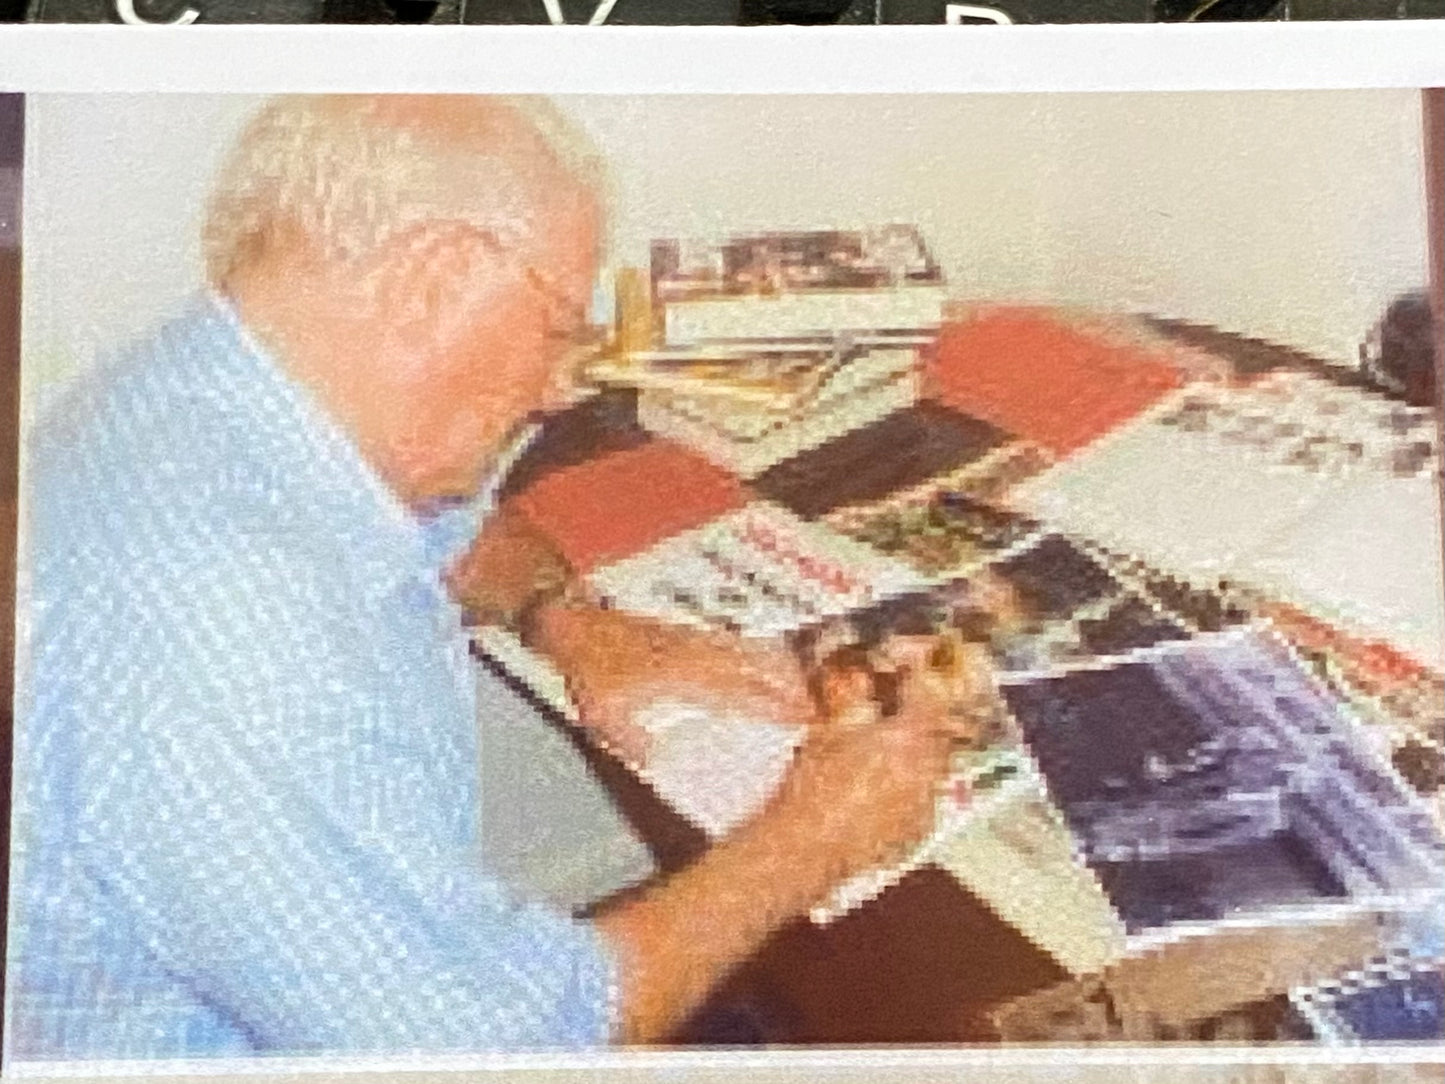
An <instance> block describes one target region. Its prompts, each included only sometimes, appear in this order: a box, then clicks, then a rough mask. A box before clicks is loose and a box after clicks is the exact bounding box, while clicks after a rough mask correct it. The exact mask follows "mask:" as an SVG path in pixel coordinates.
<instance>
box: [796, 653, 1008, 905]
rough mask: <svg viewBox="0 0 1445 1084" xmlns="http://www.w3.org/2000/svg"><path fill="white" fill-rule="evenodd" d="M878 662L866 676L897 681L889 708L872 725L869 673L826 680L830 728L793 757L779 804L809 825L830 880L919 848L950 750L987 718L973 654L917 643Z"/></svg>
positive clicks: (875, 714) (981, 667)
mask: <svg viewBox="0 0 1445 1084" xmlns="http://www.w3.org/2000/svg"><path fill="white" fill-rule="evenodd" d="M881 655H882V658H879V659H875V660H874V663H873V665H874V669H875V670H883V671H885V672H891V676H892V677H893V678H894V679H895V680H896V682H897V699H898V710H897V711H896V712H895V713H894V714H892V715H890V716H887V717H880V715H879V709H878V705H877V703H876V701H875V700H873V698H872V693H873V681H874V679H873V677H872V676H871V675H870V674H866V673H863V672H861V671H859V670H856V669H849V670H845V671H841V672H839V673H836V674H830V675H828V678H827V681H826V683H825V687H826V692H825V700H826V702H827V703H828V707H829V715H830V720H829V722H827V723H825V724H824V725H822V726H820V727H818V728H816V729H815V730H814V731H813V732H812V734H811V736H810V738H809V740H808V741H807V742H806V743H805V744H804V745H803V746H802V748H801V749H800V750H799V755H798V760H797V763H796V765H795V767H794V769H793V771H792V773H791V774H790V775H789V777H788V778H787V779H786V780H785V781H784V784H783V792H782V793H781V794H780V795H779V797H778V803H777V804H778V806H779V807H780V808H782V809H786V810H789V813H788V814H787V815H789V816H796V817H798V818H799V819H800V820H801V821H803V822H806V823H807V824H809V825H810V828H809V835H810V836H811V838H812V839H813V841H814V845H815V846H816V847H817V848H819V850H820V852H822V853H825V854H826V855H827V856H828V859H829V862H830V865H831V867H832V877H833V878H834V879H835V880H837V881H842V880H844V879H845V878H847V877H850V876H853V875H854V874H857V873H861V872H865V871H867V870H870V869H876V868H879V867H882V866H886V865H889V864H891V863H894V862H897V861H899V860H901V859H903V858H904V857H906V855H907V854H908V852H909V851H911V850H912V849H913V847H915V846H916V845H917V844H918V843H919V842H921V841H922V840H923V838H924V837H925V836H926V835H927V834H928V832H929V831H931V830H932V828H933V826H934V818H935V812H936V801H937V798H938V794H939V789H940V785H941V784H942V783H943V782H944V780H945V779H946V777H947V775H948V771H949V767H950V761H951V759H952V753H953V751H954V750H955V749H957V748H958V747H960V746H961V745H963V744H965V743H968V742H971V741H973V740H975V739H976V738H977V737H978V736H979V735H980V733H981V732H982V731H983V730H984V729H986V728H987V726H988V725H989V723H990V721H991V720H992V718H993V711H992V692H991V688H990V686H989V682H988V676H987V674H988V661H987V656H986V654H985V653H984V650H983V649H982V648H981V647H978V646H976V645H971V644H964V643H961V642H958V641H952V642H949V641H941V640H939V639H936V638H933V637H927V638H923V637H920V638H916V639H915V638H909V639H900V640H896V641H894V642H893V643H891V644H889V645H888V646H887V647H886V648H885V649H884V651H883V652H882V653H881Z"/></svg>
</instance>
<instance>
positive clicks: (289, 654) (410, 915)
mask: <svg viewBox="0 0 1445 1084" xmlns="http://www.w3.org/2000/svg"><path fill="white" fill-rule="evenodd" d="M978 10H981V9H972V8H970V9H968V10H967V11H966V12H964V13H963V14H961V15H960V16H959V18H960V19H964V18H965V17H966V16H968V17H972V16H976V15H977V11H978ZM960 11H963V9H962V7H960ZM6 101H7V99H5V98H0V106H3V105H5V103H6ZM9 101H10V102H11V104H13V105H14V106H15V107H16V108H15V109H13V110H12V112H14V113H15V123H14V124H13V125H12V126H11V127H13V128H14V133H13V136H14V138H13V139H9V140H8V143H7V142H3V141H0V151H3V150H5V149H6V147H8V146H9V144H12V143H13V144H14V147H13V150H14V154H13V155H12V157H13V158H14V159H15V162H14V163H12V166H13V167H16V168H9V169H8V172H7V167H6V165H5V162H6V159H4V158H3V157H0V256H3V255H4V254H5V252H6V251H7V250H8V249H7V247H6V246H9V249H14V248H15V247H16V246H17V245H18V238H19V229H18V221H19V217H18V216H16V215H14V214H12V215H11V217H10V218H7V210H6V206H7V205H6V204H5V203H4V202H3V201H4V200H7V199H10V200H11V201H12V202H13V203H15V204H16V206H17V207H18V204H19V197H20V185H19V180H20V171H19V169H18V161H19V147H20V134H21V132H20V127H21V126H20V122H19V102H18V99H13V98H12V99H9ZM23 135H24V192H23V196H24V201H23V202H24V207H23V222H24V240H25V247H24V268H23V269H24V277H23V297H22V298H21V299H20V304H21V306H22V308H21V310H20V311H21V315H22V319H23V329H24V338H23V347H22V349H21V351H20V357H21V364H20V387H19V417H20V442H19V455H20V464H19V483H18V492H19V503H18V517H19V530H18V554H17V570H18V572H17V575H18V588H17V592H16V616H17V623H16V642H15V702H14V720H13V722H14V758H13V773H14V790H13V809H12V820H11V830H10V845H11V846H10V897H9V899H10V904H9V915H8V940H7V947H6V958H5V1033H4V1051H5V1059H6V1068H7V1071H15V1072H24V1071H29V1072H44V1071H46V1069H47V1067H48V1068H51V1069H54V1068H55V1067H56V1066H60V1065H62V1064H64V1065H68V1066H73V1065H75V1064H76V1063H85V1064H90V1063H96V1064H100V1063H104V1064H107V1065H110V1064H115V1063H139V1064H141V1065H142V1066H143V1067H144V1066H154V1065H156V1064H157V1063H158V1062H161V1061H167V1060H184V1061H187V1062H194V1061H196V1060H197V1059H202V1060H204V1059H218V1061H217V1064H220V1060H226V1061H227V1062H228V1063H229V1061H230V1060H234V1059H249V1058H268V1057H269V1058H283V1057H284V1058H306V1057H312V1056H315V1057H321V1058H337V1057H360V1058H394V1057H395V1058H409V1059H419V1058H425V1057H427V1056H432V1055H437V1056H442V1055H445V1056H457V1055H468V1056H470V1055H488V1056H490V1055H537V1054H555V1053H567V1054H576V1053H579V1052H580V1053H587V1052H594V1051H603V1050H608V1049H615V1048H621V1049H628V1048H660V1049H667V1050H688V1049H692V1050H703V1051H729V1050H731V1051H736V1050H739V1049H742V1050H750V1049H760V1048H804V1049H817V1048H823V1047H828V1048H837V1047H843V1048H853V1047H860V1048H861V1047H889V1048H895V1047H899V1046H906V1047H918V1046H926V1047H937V1046H945V1047H950V1048H952V1047H958V1048H975V1047H978V1048H984V1049H1001V1048H1004V1047H1016V1046H1025V1045H1026V1046H1030V1047H1039V1046H1042V1047H1046V1048H1047V1047H1059V1048H1074V1047H1081V1046H1090V1045H1094V1044H1121V1043H1122V1044H1140V1045H1144V1046H1147V1047H1149V1048H1151V1049H1165V1048H1168V1049H1173V1048H1180V1049H1182V1048H1185V1047H1190V1048H1197V1047H1199V1046H1201V1045H1205V1046H1214V1047H1234V1048H1269V1049H1274V1048H1277V1047H1285V1046H1290V1047H1303V1048H1307V1049H1311V1050H1313V1049H1317V1048H1327V1047H1328V1048H1352V1049H1359V1048H1361V1047H1374V1046H1381V1045H1383V1046H1389V1045H1399V1044H1424V1045H1430V1044H1439V1043H1441V1042H1442V1041H1445V759H1442V756H1445V556H1442V506H1441V479H1442V452H1441V433H1442V414H1441V385H1440V374H1441V362H1442V343H1445V340H1442V330H1441V329H1442V323H1441V315H1442V313H1441V289H1442V274H1441V268H1442V251H1441V248H1442V242H1445V202H1442V201H1445V192H1442V176H1445V97H1442V96H1441V94H1440V93H1438V92H1435V91H1424V92H1421V91H1419V90H1393V89H1389V90H1367V91H1366V90H1361V91H1283V92H1276V91H1270V92H1263V91H1251V92H1189V93H1156V92H1147V93H1094V94H1068V93H1050V94H1021V93H1006V94H977V95H969V94H948V95H931V94H911V95H892V96H890V95H846V94H835V95H827V96H790V95H747V96H743V95H712V96H681V95H647V96H631V97H626V96H601V95H599V96H567V97H556V98H546V97H531V96H517V97H498V96H443V95H413V96H406V95H391V96H388V95H376V96H367V95H340V96H289V97H285V96H283V97H275V98H268V97H252V96H238V95H228V96H211V97H207V96H198V95H176V94H170V95H161V94H154V95H129V96H109V97H103V96H100V95H92V96H86V95H43V94H42V95H30V96H28V97H27V98H26V100H25V118H24V132H23ZM7 177H8V178H10V179H11V181H12V182H13V183H10V184H9V185H8V186H7V184H6V183H5V180H6V178H7ZM12 219H13V220H14V222H15V223H16V224H15V225H12V226H10V227H9V229H8V232H7V223H8V222H11V221H12ZM7 238H8V239H9V240H7ZM12 242H13V243H12ZM15 262H18V261H12V263H15ZM0 269H3V265H0ZM16 279H17V275H16V274H15V273H12V274H10V276H9V280H16ZM0 281H7V280H4V279H0ZM14 288H15V287H14V281H11V291H12V294H13V292H14ZM3 325H4V320H3V315H0V329H3ZM3 350H4V344H3V343H0V353H3ZM10 368H11V369H13V368H14V366H13V365H11V366H10ZM7 394H9V393H7ZM10 505H11V507H12V508H13V505H14V501H13V500H12V501H11V502H10ZM11 514H14V513H13V512H7V515H11Z"/></svg>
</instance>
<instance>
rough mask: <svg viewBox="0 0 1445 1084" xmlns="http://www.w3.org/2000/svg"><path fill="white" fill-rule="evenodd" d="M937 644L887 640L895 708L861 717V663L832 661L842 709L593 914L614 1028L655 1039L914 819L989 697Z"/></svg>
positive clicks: (876, 859) (867, 687)
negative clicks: (686, 856)
mask: <svg viewBox="0 0 1445 1084" xmlns="http://www.w3.org/2000/svg"><path fill="white" fill-rule="evenodd" d="M940 646H942V645H941V644H940V642H939V641H938V640H937V639H934V638H928V639H926V640H924V641H922V642H904V643H894V644H891V645H889V646H888V647H887V648H886V649H885V650H884V652H883V655H884V658H883V659H881V660H875V661H874V665H875V667H877V666H892V667H893V668H894V671H895V673H896V675H897V678H898V690H897V691H898V696H897V700H898V711H897V712H895V713H894V714H893V715H891V716H889V717H887V718H878V717H876V708H874V709H870V710H873V712H874V717H873V718H868V719H865V709H864V708H863V706H862V705H861V704H859V703H858V702H857V701H859V700H861V699H865V698H866V699H867V700H868V701H869V702H870V703H871V702H872V699H871V698H872V690H873V684H872V679H871V677H869V676H868V675H866V674H860V673H853V674H851V675H850V674H840V675H835V680H833V681H832V683H831V689H830V693H829V696H830V699H831V702H832V703H833V704H834V705H835V706H842V705H844V704H847V705H849V710H848V711H847V712H846V713H844V714H843V715H840V717H839V720H837V721H834V722H831V723H824V724H823V725H820V726H818V727H816V728H815V729H814V731H813V733H812V737H811V739H810V740H809V741H808V742H807V743H805V744H804V746H803V748H802V749H801V750H800V752H799V756H798V761H797V763H796V765H795V767H794V769H793V771H792V772H790V773H789V775H788V778H787V779H786V780H785V781H784V784H783V786H782V788H781V789H780V791H779V792H778V794H776V795H775V796H774V797H773V800H772V801H771V802H770V803H769V804H768V806H767V807H766V808H765V809H764V810H763V811H762V813H760V814H759V815H758V816H757V817H755V818H754V819H753V820H752V821H750V822H749V823H748V824H746V825H744V826H743V827H742V828H741V829H739V830H738V831H737V832H735V833H734V834H733V835H731V836H729V837H728V838H727V839H726V840H724V841H723V842H721V843H719V844H717V845H716V846H715V847H713V849H712V850H710V851H709V852H708V853H707V854H706V855H704V856H703V857H702V858H701V859H700V860H699V861H698V862H697V863H695V864H694V865H692V866H690V867H689V868H688V869H686V870H683V871H682V872H680V873H678V874H676V875H675V876H674V877H673V878H671V879H670V880H668V881H665V882H663V883H662V884H660V885H658V886H656V887H654V888H653V889H652V890H651V891H650V892H648V893H645V894H644V895H643V896H641V897H639V898H638V899H635V900H631V901H629V902H628V903H626V904H624V905H623V906H621V907H619V908H618V909H616V910H615V911H611V912H608V913H606V914H604V915H603V916H602V917H601V918H600V919H599V920H598V925H599V927H600V929H601V931H602V933H603V935H604V936H605V937H606V938H607V940H608V941H609V942H610V944H611V945H612V947H613V950H614V951H615V952H616V953H617V957H618V962H619V965H620V969H621V994H622V998H621V1003H620V1010H621V1015H620V1020H619V1027H618V1035H617V1038H618V1039H619V1041H621V1042H624V1043H645V1042H657V1041H660V1040H663V1039H665V1038H666V1037H667V1036H668V1035H669V1034H670V1033H671V1032H672V1030H673V1029H674V1028H676V1027H677V1026H678V1024H680V1023H681V1022H682V1021H683V1020H684V1019H686V1017H687V1016H688V1014H689V1013H691V1012H692V1011H693V1010H694V1009H695V1008H696V1007H697V1006H698V1005H700V1004H701V1003H702V1001H703V1000H704V999H705V998H706V996H707V993H708V991H709V990H710V989H712V988H713V986H715V985H716V983H717V982H719V981H720V980H721V979H722V978H723V976H725V975H726V974H727V973H728V972H729V971H730V970H731V969H732V968H733V967H735V966H736V965H737V964H740V963H742V962H743V961H744V960H745V959H747V957H748V956H749V955H750V954H751V953H753V952H754V951H756V949H757V948H758V946H759V945H761V944H762V943H763V941H764V940H765V939H766V938H767V937H768V936H769V935H770V934H771V933H772V932H773V931H774V930H776V929H777V928H778V927H779V926H781V925H782V924H783V923H785V922H788V921H790V920H792V919H794V918H797V917H798V916H800V915H803V914H805V913H806V912H807V911H808V909H809V908H811V907H813V906H814V905H816V904H817V903H818V902H819V901H821V900H822V899H824V898H825V896H826V895H827V893H828V892H829V891H831V890H832V889H833V888H835V887H836V886H837V885H838V884H839V883H841V882H842V881H844V880H846V879H847V878H849V877H851V876H853V875H855V874H857V873H861V872H865V871H867V870H869V869H875V868H878V867H880V866H882V865H884V864H886V863H889V862H892V861H895V860H896V859H898V858H901V857H903V856H905V855H906V854H908V852H909V851H910V850H911V849H912V848H913V847H914V846H916V845H917V844H918V843H919V842H920V841H921V840H922V839H923V837H924V836H925V835H926V834H927V833H928V831H929V830H930V828H931V827H932V826H933V823H934V821H933V817H934V811H935V800H936V797H937V795H938V791H939V785H940V783H942V781H943V780H944V778H945V777H946V775H947V772H948V764H949V753H950V750H951V749H952V747H953V745H954V743H955V742H956V741H958V740H961V739H965V738H970V737H972V736H973V735H974V732H975V730H976V728H977V727H978V726H979V725H980V720H981V719H982V718H983V717H984V716H985V715H987V714H990V709H991V705H992V700H991V697H990V696H989V694H988V692H987V690H986V684H980V681H979V674H980V672H981V668H976V667H974V666H972V665H970V664H971V663H972V662H973V661H974V660H973V659H971V658H970V659H964V660H962V662H963V665H954V664H955V663H958V662H959V660H958V659H957V658H956V657H954V656H953V654H952V653H953V651H954V648H950V649H948V651H945V652H943V653H942V655H940V652H939V649H940ZM956 646H957V645H955V647H956ZM965 650H968V651H977V650H978V649H973V648H968V649H965ZM944 656H947V657H944ZM855 723H856V724H857V725H853V724H855Z"/></svg>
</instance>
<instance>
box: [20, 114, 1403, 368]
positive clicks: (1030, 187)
mask: <svg viewBox="0 0 1445 1084" xmlns="http://www.w3.org/2000/svg"><path fill="white" fill-rule="evenodd" d="M257 104H258V100H257V99H254V98H247V97H240V96H229V97H226V96H215V97H196V96H179V95H170V96H167V95H149V96H133V97H128V98H127V97H120V96H106V97H104V98H100V97H92V96H32V97H31V98H30V120H29V128H28V131H29V136H28V146H27V156H28V158H27V170H28V180H27V186H26V193H25V196H26V208H25V213H26V223H25V240H26V282H25V291H26V296H25V303H26V307H25V319H26V325H25V346H26V365H27V370H26V381H27V390H28V392H29V393H31V394H33V393H35V392H36V391H39V390H42V389H43V388H45V387H49V386H53V385H54V384H55V383H56V382H57V381H59V380H60V379H62V378H64V377H65V376H67V375H69V374H71V373H73V372H74V371H76V370H77V369H78V368H80V367H82V366H84V365H85V364H86V363H87V362H88V360H89V359H90V358H91V357H92V356H93V355H94V353H95V351H96V350H97V349H104V348H106V347H108V346H110V345H112V344H114V343H116V342H117V341H118V340H122V339H124V338H126V337H129V336H131V335H133V334H135V333H137V332H139V331H141V330H143V329H144V328H145V327H146V326H147V325H148V324H150V323H151V322H152V321H154V320H155V319H157V318H158V317H160V316H161V315H163V314H164V313H166V312H168V311H170V310H172V309H173V308H174V307H175V306H176V304H177V302H178V301H179V300H180V299H181V298H182V297H184V295H185V294H187V293H188V292H189V291H190V290H192V289H193V288H194V287H195V285H196V284H197V283H198V281H199V251H198V245H197V242H196V234H197V229H198V218H199V213H200V208H201V204H202V199H203V195H204V192H205V190H206V186H207V184H208V181H209V177H210V175H211V173H212V171H213V170H214V168H215V166H216V164H217V161H218V158H219V156H220V154H221V153H222V151H223V150H224V148H225V146H226V144H227V142H228V140H229V139H230V138H231V136H232V135H233V133H234V131H235V130H236V128H237V126H238V125H239V124H240V123H241V122H242V121H243V120H244V118H245V117H246V116H247V115H248V114H249V113H250V112H251V111H252V110H254V109H255V108H256V106H257ZM564 104H565V105H566V106H567V107H568V108H569V109H571V110H573V111H574V112H575V113H576V114H577V115H578V116H579V117H580V118H581V119H582V120H583V121H584V123H586V124H587V125H588V126H589V127H590V128H591V129H592V131H593V132H594V133H595V135H596V137H597V138H598V140H599V142H600V143H601V145H602V146H603V148H604V149H605V150H606V152H607V153H608V155H609V156H610V158H611V160H612V162H613V164H614V168H615V171H616V177H617V182H618V193H619V196H618V206H617V207H616V209H615V233H616V251H617V254H618V255H619V256H620V257H622V258H627V259H642V258H644V257H645V253H646V244H647V241H648V239H650V238H651V237H654V236H668V235H674V234H681V235H684V236H692V237H706V236H712V235H718V234H725V233H728V232H731V231H736V230H747V229H764V228H787V227H808V226H820V227H821V226H850V225H866V224H869V223H873V222H879V221H889V220H904V221H916V222H918V223H919V224H920V225H921V226H922V227H923V228H924V229H925V230H926V232H927V235H928V237H929V238H930V240H931V242H932V244H933V246H934V248H935V250H936V252H937V254H938V255H939V257H940V258H941V260H942V262H943V263H944V266H945V268H946V270H947V272H948V274H949V276H950V279H951V282H952V284H953V287H954V290H955V292H956V293H958V294H959V295H961V296H965V297H974V298H982V299H994V300H1009V299H1013V300H1023V301H1041V302H1058V303H1066V304H1085V305H1092V306H1098V307H1102V308H1108V309H1118V310H1139V311H1150V312H1155V313H1159V314H1163V315H1170V316H1177V317H1181V318H1186V319H1192V320H1199V321H1207V322H1212V323H1215V324H1218V325H1220V326H1222V327H1225V328H1226V329H1229V330H1232V331H1238V332H1242V333H1245V334H1252V335H1258V336H1262V337H1266V338H1272V339H1275V340H1277V341H1280V342H1284V343H1287V344H1289V345H1292V346H1296V347H1298V348H1301V349H1304V350H1308V351H1311V352H1314V353H1316V354H1319V355H1321V356H1325V357H1330V358H1335V359H1338V360H1341V361H1351V360H1352V359H1353V357H1354V352H1355V346H1356V344H1357V343H1358V341H1359V340H1360V338H1361V337H1362V336H1363V334H1364V332H1365V331H1366V330H1367V329H1368V327H1369V325H1370V324H1371V323H1372V322H1373V321H1374V320H1375V319H1376V317H1377V316H1378V315H1379V313H1380V311H1381V309H1382V308H1383V306H1384V305H1385V303H1386V302H1387V301H1388V300H1389V299H1390V298H1391V297H1392V296H1393V295H1394V294H1395V293H1397V292H1398V291H1401V290H1405V289H1411V288H1415V287H1419V286H1422V285H1423V284H1424V282H1425V280H1426V267H1427V256H1426V233H1425V222H1424V191H1423V169H1422V155H1421V148H1420V138H1421V137H1420V132H1421V116H1420V104H1419V95H1418V94H1417V93H1415V92H1413V91H1395V90H1387V91H1313V92H1285V93H1238V94H1220V93H1196V94H1108V95H1084V94H1078V95H1039V94H1033V95H1007V96H999V95H972V96H908V97H905V96H892V97H889V96H874V97H853V96H826V97H791V98H790V97H778V96H767V97H763V96H754V97H747V96H726V97H724V96H718V97H632V98H602V97H592V98H570V99H566V100H565V103H564Z"/></svg>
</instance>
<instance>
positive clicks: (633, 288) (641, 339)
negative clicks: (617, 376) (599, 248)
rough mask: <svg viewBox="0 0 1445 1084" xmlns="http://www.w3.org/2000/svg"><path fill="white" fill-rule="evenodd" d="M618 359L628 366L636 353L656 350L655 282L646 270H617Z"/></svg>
mask: <svg viewBox="0 0 1445 1084" xmlns="http://www.w3.org/2000/svg"><path fill="white" fill-rule="evenodd" d="M616 291H617V351H616V353H617V359H618V361H619V362H620V363H621V364H623V365H626V364H627V363H628V359H629V358H630V357H631V356H632V355H633V354H640V353H643V352H645V351H647V350H651V349H652V345H653V341H654V339H655V338H656V333H655V331H654V327H653V313H652V282H651V280H650V278H649V276H648V274H647V272H646V271H643V270H642V269H641V268H638V267H623V268H619V269H618V271H617V283H616Z"/></svg>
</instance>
